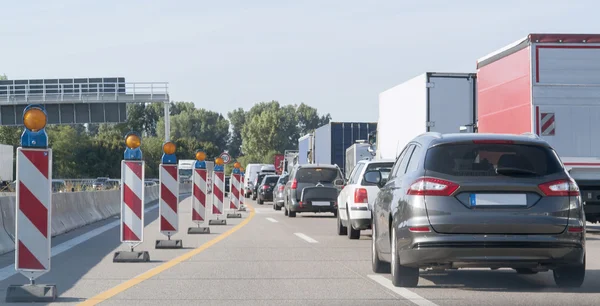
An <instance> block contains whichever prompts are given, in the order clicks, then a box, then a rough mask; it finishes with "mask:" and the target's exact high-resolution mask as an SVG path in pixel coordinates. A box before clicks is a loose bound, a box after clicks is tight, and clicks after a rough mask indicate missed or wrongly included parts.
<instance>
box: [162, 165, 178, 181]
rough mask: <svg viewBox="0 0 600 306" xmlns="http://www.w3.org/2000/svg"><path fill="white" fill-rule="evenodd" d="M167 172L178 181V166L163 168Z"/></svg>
mask: <svg viewBox="0 0 600 306" xmlns="http://www.w3.org/2000/svg"><path fill="white" fill-rule="evenodd" d="M163 167H164V168H165V171H167V173H169V175H171V177H172V178H173V179H174V180H177V166H163Z"/></svg>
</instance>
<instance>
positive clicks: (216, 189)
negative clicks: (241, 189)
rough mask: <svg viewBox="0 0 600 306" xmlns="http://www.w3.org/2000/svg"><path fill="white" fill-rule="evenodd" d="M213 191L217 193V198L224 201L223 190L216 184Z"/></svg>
mask: <svg viewBox="0 0 600 306" xmlns="http://www.w3.org/2000/svg"><path fill="white" fill-rule="evenodd" d="M213 192H214V193H215V196H216V197H217V199H219V200H220V201H221V202H223V191H222V190H221V189H219V187H217V186H216V185H215V188H213Z"/></svg>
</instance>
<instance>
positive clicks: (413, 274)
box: [391, 225, 419, 287]
mask: <svg viewBox="0 0 600 306" xmlns="http://www.w3.org/2000/svg"><path fill="white" fill-rule="evenodd" d="M391 234H392V242H391V250H392V263H391V270H392V283H393V284H394V286H396V287H416V286H417V284H418V283H419V268H412V267H404V266H402V265H400V257H399V254H398V248H397V246H396V228H395V226H393V225H392V228H391Z"/></svg>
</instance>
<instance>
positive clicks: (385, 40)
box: [0, 0, 600, 122]
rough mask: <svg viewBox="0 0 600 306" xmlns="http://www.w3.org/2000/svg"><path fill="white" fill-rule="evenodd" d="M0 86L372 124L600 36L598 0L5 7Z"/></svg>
mask: <svg viewBox="0 0 600 306" xmlns="http://www.w3.org/2000/svg"><path fill="white" fill-rule="evenodd" d="M0 7H2V14H1V17H0V74H2V73H4V74H6V75H7V76H8V77H9V78H10V79H39V78H75V77H113V76H122V77H125V78H126V80H127V81H128V82H169V92H170V97H171V100H173V101H192V102H194V103H195V104H196V106H197V107H202V108H206V109H210V110H213V111H217V112H220V113H223V114H224V115H226V114H227V112H229V111H230V110H233V109H235V108H238V107H242V108H244V109H246V110H248V109H250V108H251V107H252V106H253V105H254V104H255V103H257V102H261V101H271V100H277V101H279V102H280V103H282V104H300V103H306V104H308V105H311V106H313V107H315V108H317V110H318V111H319V112H320V113H330V114H331V116H332V119H333V120H334V121H362V122H366V121H377V116H378V110H377V105H378V95H379V93H380V92H382V91H384V90H386V89H388V88H391V87H393V86H395V85H397V84H400V83H402V82H404V81H406V80H408V79H410V78H412V77H414V76H416V75H419V74H422V73H424V72H427V71H435V72H475V71H476V70H475V63H476V61H477V59H478V58H480V57H483V56H485V55H486V54H488V53H490V52H493V51H495V50H497V49H500V48H502V47H504V46H505V45H508V44H510V43H512V42H514V41H516V40H518V39H521V38H523V37H525V36H526V35H527V34H529V33H598V32H600V21H598V18H597V12H598V11H600V1H593V0H576V1H564V0H559V1H557V0H543V1H540V0H527V1H523V0H520V1H514V0H503V1H490V0H487V1H484V0H478V1H471V0H447V1H444V0H420V1H415V0H411V1H403V0H371V1H366V0H296V1H294V0H253V1H247V0H237V1H227V0H223V1H214V0H213V1H205V0H195V1H193V0H192V1H188V0H171V1H166V0H165V1H148V0H145V1H144V0H135V1H134V0H128V1H123V0H103V1H79V0H70V1H67V0H56V1H34V0H31V1H9V0H0Z"/></svg>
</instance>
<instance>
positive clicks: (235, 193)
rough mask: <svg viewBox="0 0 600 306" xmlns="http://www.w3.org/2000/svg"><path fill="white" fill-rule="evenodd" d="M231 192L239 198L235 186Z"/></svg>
mask: <svg viewBox="0 0 600 306" xmlns="http://www.w3.org/2000/svg"><path fill="white" fill-rule="evenodd" d="M231 192H232V193H233V194H234V195H235V196H236V197H237V194H238V190H237V188H235V185H234V186H231Z"/></svg>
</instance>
